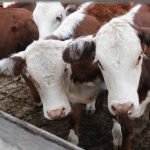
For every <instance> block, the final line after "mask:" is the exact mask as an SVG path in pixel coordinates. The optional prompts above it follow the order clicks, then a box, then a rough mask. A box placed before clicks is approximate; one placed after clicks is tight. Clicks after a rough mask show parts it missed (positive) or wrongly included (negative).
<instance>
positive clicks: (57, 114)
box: [47, 107, 66, 120]
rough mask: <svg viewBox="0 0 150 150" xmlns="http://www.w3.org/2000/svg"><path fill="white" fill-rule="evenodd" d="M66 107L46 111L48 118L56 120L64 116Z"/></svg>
mask: <svg viewBox="0 0 150 150" xmlns="http://www.w3.org/2000/svg"><path fill="white" fill-rule="evenodd" d="M65 113H66V109H65V108H64V107H61V108H58V109H54V110H50V111H47V114H48V116H49V117H50V118H52V119H54V120H56V119H61V118H63V117H65Z"/></svg>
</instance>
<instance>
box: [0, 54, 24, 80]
mask: <svg viewBox="0 0 150 150" xmlns="http://www.w3.org/2000/svg"><path fill="white" fill-rule="evenodd" d="M25 66H26V62H25V59H23V58H22V57H19V56H12V57H8V58H4V59H2V60H0V76H6V77H15V76H18V75H20V74H21V73H22V71H23V69H24V67H25Z"/></svg>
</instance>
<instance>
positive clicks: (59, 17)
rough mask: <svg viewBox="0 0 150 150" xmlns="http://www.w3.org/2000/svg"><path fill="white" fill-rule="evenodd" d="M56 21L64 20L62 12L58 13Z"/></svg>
mask: <svg viewBox="0 0 150 150" xmlns="http://www.w3.org/2000/svg"><path fill="white" fill-rule="evenodd" d="M56 21H58V22H61V21H62V14H60V15H58V16H57V17H56Z"/></svg>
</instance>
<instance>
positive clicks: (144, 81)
mask: <svg viewBox="0 0 150 150" xmlns="http://www.w3.org/2000/svg"><path fill="white" fill-rule="evenodd" d="M149 18H150V4H144V5H142V6H141V8H140V9H139V11H138V12H137V13H136V14H135V16H134V25H133V26H134V28H135V29H136V30H137V31H138V35H139V37H140V39H141V42H142V45H143V43H146V44H147V46H146V49H144V53H145V55H146V57H144V58H143V63H142V73H141V77H140V82H139V88H138V93H139V98H140V101H143V100H144V99H145V98H146V96H147V92H148V91H149V90H150V78H149V76H150V68H149V66H150V45H149V44H150V34H149V33H150V19H149Z"/></svg>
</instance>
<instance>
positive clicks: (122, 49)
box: [64, 19, 150, 116]
mask: <svg viewBox="0 0 150 150" xmlns="http://www.w3.org/2000/svg"><path fill="white" fill-rule="evenodd" d="M136 29H137V30H135V27H133V26H132V25H131V24H129V23H128V22H126V21H124V20H118V19H113V20H112V21H110V22H109V23H107V24H105V25H104V26H102V27H101V29H100V30H99V32H98V33H97V35H96V37H95V38H94V37H93V40H92V39H91V38H90V39H88V38H87V40H80V41H75V42H74V43H75V44H74V43H73V45H72V46H69V47H68V48H67V49H66V51H65V52H64V59H65V60H66V61H68V62H75V61H79V60H80V59H82V58H85V56H86V55H92V51H93V42H95V47H96V53H95V60H94V62H98V64H99V68H100V69H101V71H102V74H103V77H104V80H105V83H106V86H107V88H108V108H109V110H110V112H111V113H112V114H113V115H121V116H122V115H128V116H132V114H133V113H134V112H135V111H137V110H139V97H138V93H137V89H138V85H139V80H140V75H141V69H142V60H143V57H142V46H141V41H142V42H143V43H145V44H147V45H149V44H150V32H149V31H150V30H149V29H147V28H137V27H136ZM145 31H147V32H145ZM86 45H88V47H87V46H86Z"/></svg>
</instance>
